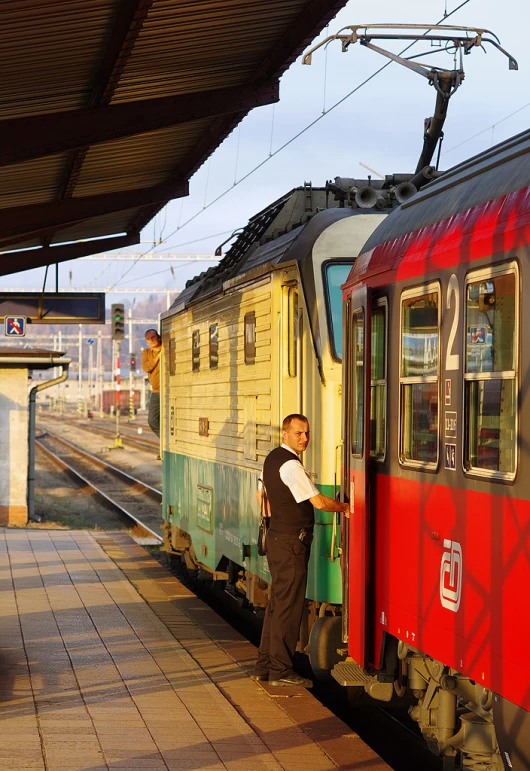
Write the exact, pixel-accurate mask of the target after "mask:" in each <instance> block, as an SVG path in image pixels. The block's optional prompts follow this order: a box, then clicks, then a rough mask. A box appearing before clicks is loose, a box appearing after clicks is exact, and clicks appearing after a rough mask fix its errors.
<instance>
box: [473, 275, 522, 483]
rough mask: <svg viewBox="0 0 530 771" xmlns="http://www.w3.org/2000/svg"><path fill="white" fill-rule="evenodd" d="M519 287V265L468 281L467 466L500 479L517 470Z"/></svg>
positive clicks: (511, 475) (474, 276)
mask: <svg viewBox="0 0 530 771" xmlns="http://www.w3.org/2000/svg"><path fill="white" fill-rule="evenodd" d="M518 284H519V281H518V272H517V266H516V264H515V263H512V264H511V265H510V266H508V267H506V266H503V267H502V268H498V269H493V270H485V271H478V272H476V273H472V274H470V275H469V276H468V277H467V280H466V308H465V314H466V323H465V335H466V340H465V350H466V356H465V371H464V381H465V392H464V393H465V396H464V398H465V405H464V406H465V419H466V422H465V428H466V430H465V436H464V465H465V469H466V471H467V472H469V473H473V474H479V475H481V476H489V477H497V478H501V479H513V478H514V476H515V470H516V458H517V362H518V316H519V308H518V297H519V294H518V292H519V289H518Z"/></svg>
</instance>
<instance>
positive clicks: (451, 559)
mask: <svg viewBox="0 0 530 771" xmlns="http://www.w3.org/2000/svg"><path fill="white" fill-rule="evenodd" d="M444 549H448V551H444V553H443V554H442V564H441V566H440V602H441V603H442V606H443V607H444V608H447V610H452V611H453V612H454V613H456V611H457V610H458V608H459V607H460V597H461V594H462V547H461V546H460V544H459V543H457V542H456V541H449V540H448V539H444Z"/></svg>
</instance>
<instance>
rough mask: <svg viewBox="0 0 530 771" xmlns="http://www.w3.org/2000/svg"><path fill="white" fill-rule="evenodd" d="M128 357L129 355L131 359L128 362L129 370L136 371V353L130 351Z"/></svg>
mask: <svg viewBox="0 0 530 771" xmlns="http://www.w3.org/2000/svg"><path fill="white" fill-rule="evenodd" d="M130 357H131V360H130V362H129V369H130V371H131V372H136V354H135V353H131V354H130Z"/></svg>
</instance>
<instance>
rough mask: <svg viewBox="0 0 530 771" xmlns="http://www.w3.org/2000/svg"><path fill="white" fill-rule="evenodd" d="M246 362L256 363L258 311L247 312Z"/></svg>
mask: <svg viewBox="0 0 530 771" xmlns="http://www.w3.org/2000/svg"><path fill="white" fill-rule="evenodd" d="M244 348H245V364H255V363H256V313H255V311H251V312H250V313H245V345H244Z"/></svg>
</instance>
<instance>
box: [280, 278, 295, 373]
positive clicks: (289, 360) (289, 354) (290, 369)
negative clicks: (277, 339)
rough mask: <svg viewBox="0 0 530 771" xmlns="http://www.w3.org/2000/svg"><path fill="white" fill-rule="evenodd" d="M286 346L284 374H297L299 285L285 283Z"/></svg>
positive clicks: (283, 290) (284, 340)
mask: <svg viewBox="0 0 530 771" xmlns="http://www.w3.org/2000/svg"><path fill="white" fill-rule="evenodd" d="M282 301H283V317H284V320H285V323H284V327H283V346H284V351H285V353H284V375H285V376H286V377H296V376H297V358H298V287H297V286H296V284H294V285H293V284H285V285H284V286H283V287H282Z"/></svg>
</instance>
